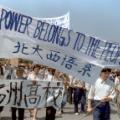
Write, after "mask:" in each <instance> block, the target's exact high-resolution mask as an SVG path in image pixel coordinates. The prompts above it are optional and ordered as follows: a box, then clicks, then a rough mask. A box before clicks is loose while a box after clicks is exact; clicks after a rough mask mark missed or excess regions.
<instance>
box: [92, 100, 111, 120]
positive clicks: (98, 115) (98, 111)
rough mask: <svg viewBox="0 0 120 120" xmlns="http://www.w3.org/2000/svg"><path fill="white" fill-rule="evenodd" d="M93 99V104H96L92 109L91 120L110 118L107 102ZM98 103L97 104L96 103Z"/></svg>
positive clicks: (107, 119)
mask: <svg viewBox="0 0 120 120" xmlns="http://www.w3.org/2000/svg"><path fill="white" fill-rule="evenodd" d="M99 103H100V101H94V103H93V105H94V106H97V107H95V109H94V110H93V120H110V105H109V102H101V103H100V104H99ZM98 104H99V105H98Z"/></svg>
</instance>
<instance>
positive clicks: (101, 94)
mask: <svg viewBox="0 0 120 120" xmlns="http://www.w3.org/2000/svg"><path fill="white" fill-rule="evenodd" d="M110 73H111V69H109V68H104V69H102V71H101V73H100V77H99V78H98V79H97V81H96V82H95V84H94V85H93V86H91V88H90V91H89V94H88V108H87V111H88V112H91V111H93V120H110V105H109V101H110V100H111V99H113V98H114V97H115V91H114V89H113V87H112V86H113V85H114V83H113V82H112V81H110V80H109V79H108V78H109V75H110ZM92 101H93V107H92Z"/></svg>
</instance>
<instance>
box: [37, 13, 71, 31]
mask: <svg viewBox="0 0 120 120" xmlns="http://www.w3.org/2000/svg"><path fill="white" fill-rule="evenodd" d="M35 19H37V20H41V21H43V22H46V23H49V24H51V25H56V26H60V27H63V28H68V29H70V13H69V12H68V13H67V14H65V15H63V16H59V17H53V18H35Z"/></svg>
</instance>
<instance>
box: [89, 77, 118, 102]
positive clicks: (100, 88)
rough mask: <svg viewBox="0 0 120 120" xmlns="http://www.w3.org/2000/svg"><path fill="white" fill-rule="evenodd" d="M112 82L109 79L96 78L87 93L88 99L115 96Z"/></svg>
mask: <svg viewBox="0 0 120 120" xmlns="http://www.w3.org/2000/svg"><path fill="white" fill-rule="evenodd" d="M112 86H114V83H113V82H112V81H110V80H106V81H103V80H102V79H101V78H98V79H97V81H96V82H95V85H93V86H91V88H90V91H89V93H88V99H93V100H102V98H104V97H107V96H109V97H111V98H112V99H113V98H114V97H115V95H116V94H115V90H114V89H113V87H112Z"/></svg>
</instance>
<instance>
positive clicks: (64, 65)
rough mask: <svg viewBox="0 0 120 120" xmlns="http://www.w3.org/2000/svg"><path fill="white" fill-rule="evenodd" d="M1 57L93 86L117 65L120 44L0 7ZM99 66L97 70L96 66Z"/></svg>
mask: <svg viewBox="0 0 120 120" xmlns="http://www.w3.org/2000/svg"><path fill="white" fill-rule="evenodd" d="M0 39H1V44H0V57H1V58H12V57H19V58H28V59H31V60H36V61H38V62H39V63H41V64H44V65H47V66H50V67H53V68H56V69H58V70H61V71H63V72H65V73H69V74H72V75H73V76H75V77H78V78H79V79H81V80H85V81H86V82H90V83H93V82H94V81H95V80H96V78H97V77H98V76H99V73H100V70H101V69H102V67H106V66H112V67H119V66H120V45H119V44H118V43H110V42H107V41H103V40H100V39H98V38H95V37H92V36H87V35H85V34H82V33H79V32H77V33H76V32H73V31H72V30H68V29H65V28H62V27H59V26H55V25H50V24H48V23H45V22H42V21H40V20H36V19H34V18H32V17H30V16H26V15H23V14H21V13H17V12H15V11H13V10H10V9H6V8H2V7H1V8H0ZM95 65H98V66H99V67H97V66H95Z"/></svg>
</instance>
